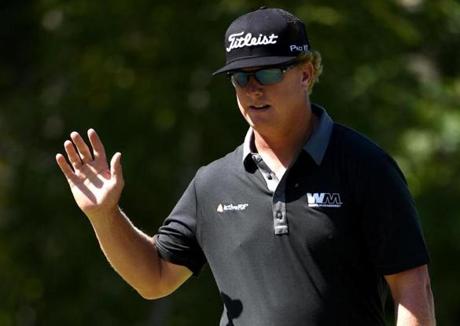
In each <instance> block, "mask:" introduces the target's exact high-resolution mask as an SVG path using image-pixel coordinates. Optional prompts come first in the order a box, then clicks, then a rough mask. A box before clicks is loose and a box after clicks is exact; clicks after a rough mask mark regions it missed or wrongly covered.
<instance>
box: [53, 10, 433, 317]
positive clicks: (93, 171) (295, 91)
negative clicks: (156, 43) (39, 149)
mask: <svg viewBox="0 0 460 326" xmlns="http://www.w3.org/2000/svg"><path fill="white" fill-rule="evenodd" d="M225 49H226V53H227V63H226V65H225V66H224V67H223V68H221V69H219V70H218V71H217V72H216V73H215V74H219V73H228V75H229V76H230V77H231V81H232V84H233V85H234V88H235V91H236V98H237V102H238V106H239V108H240V111H241V113H242V115H243V117H244V118H245V120H246V121H247V122H248V124H249V126H250V128H249V131H248V133H247V136H246V138H245V140H244V144H243V145H241V146H239V147H238V148H237V149H236V150H235V151H234V152H232V153H229V154H228V155H227V156H225V157H223V158H221V159H219V160H217V161H215V162H213V163H211V164H209V165H208V166H205V167H203V168H201V169H200V170H199V171H198V172H197V174H196V176H195V177H194V179H193V180H192V182H191V183H190V185H189V186H188V188H187V189H186V191H185V192H184V194H183V196H182V198H181V199H180V200H179V202H178V203H177V205H176V207H175V208H174V209H173V211H172V212H171V214H170V216H169V217H168V218H167V219H166V220H165V222H164V225H163V226H162V227H161V228H160V230H159V231H158V234H157V235H156V236H155V237H153V238H152V237H149V236H147V235H145V234H144V233H142V232H141V231H139V230H138V229H136V228H135V227H134V226H133V225H132V224H131V222H130V221H129V219H128V217H127V216H126V215H125V214H124V213H123V212H122V211H121V210H120V208H119V207H118V201H119V198H120V194H121V191H122V188H123V176H122V168H121V164H120V159H121V154H120V153H116V154H115V155H114V156H113V157H112V160H111V163H110V168H109V167H108V164H107V161H106V157H105V152H104V148H103V145H102V143H101V141H100V140H99V138H98V136H97V134H96V132H95V131H94V130H89V131H88V137H89V140H90V143H91V147H92V149H91V148H90V147H89V146H88V145H87V144H86V143H85V142H84V140H83V139H82V137H81V136H80V135H79V134H78V133H76V132H73V133H72V134H71V141H70V140H68V141H66V142H65V143H64V147H65V150H66V153H67V157H68V160H69V162H70V163H71V166H70V165H69V164H68V163H67V162H66V159H65V157H64V156H63V155H61V154H58V155H57V157H56V159H57V163H58V165H59V166H60V168H61V170H62V171H63V173H64V174H65V176H66V177H67V180H68V181H69V184H70V187H71V190H72V193H73V195H74V197H75V200H76V202H77V204H78V205H79V207H80V208H81V209H82V210H83V212H84V213H85V214H86V215H87V216H88V218H89V220H90V221H91V224H92V226H93V228H94V230H95V232H96V235H97V238H98V240H99V243H100V245H101V247H102V250H103V251H104V253H105V255H106V256H107V258H108V260H109V261H110V263H111V264H112V266H113V267H114V268H115V269H116V271H117V272H118V273H120V275H121V276H122V277H123V278H124V279H125V280H126V281H127V282H128V283H129V284H131V285H132V286H133V287H134V288H135V289H136V290H137V291H138V292H139V293H140V294H141V295H142V296H143V297H145V298H149V299H154V298H159V297H162V296H165V295H168V294H170V293H171V292H173V291H174V290H175V289H177V288H178V287H179V286H180V285H181V284H182V283H183V282H185V280H187V279H188V278H189V277H190V276H191V275H192V274H197V273H198V272H199V271H200V269H201V268H202V266H203V265H204V264H205V263H208V264H209V266H210V268H211V270H212V272H213V275H214V277H215V279H216V282H217V285H218V287H219V291H220V292H221V296H222V298H223V300H224V313H223V314H222V319H221V325H288V326H289V325H293V326H294V325H384V324H385V323H384V315H383V303H384V300H385V289H386V284H388V286H389V288H390V290H391V295H392V297H393V299H394V302H395V309H396V312H397V325H407V326H409V325H434V324H435V319H434V308H433V299H432V294H431V289H430V281H429V276H428V271H427V266H426V264H427V263H428V255H427V250H426V247H425V244H424V240H423V236H422V233H421V230H420V227H419V224H418V217H417V213H416V211H415V208H414V203H413V200H412V199H411V196H410V194H409V192H408V190H407V186H406V183H405V180H404V177H403V175H402V173H401V171H400V170H399V168H398V167H397V165H396V163H395V162H394V161H393V160H392V159H391V158H390V157H389V156H388V155H387V154H385V153H384V152H383V150H381V149H380V148H379V147H377V146H376V145H375V144H374V143H372V142H371V141H369V140H368V139H367V138H365V137H363V136H361V135H359V134H358V133H356V132H355V131H353V130H350V129H348V128H346V127H344V126H341V125H339V124H336V123H334V122H333V121H332V120H331V118H330V117H329V115H328V114H327V112H326V111H325V110H324V109H323V108H321V107H319V106H317V105H314V104H311V103H310V100H309V92H310V90H311V88H312V86H313V84H314V82H315V81H316V79H317V78H318V76H319V74H320V72H321V58H320V56H319V53H318V52H316V51H313V50H312V49H311V46H310V43H309V41H308V38H307V35H306V31H305V27H304V24H303V23H302V22H301V21H300V20H299V19H298V18H297V17H295V16H293V15H292V14H290V13H288V12H286V11H284V10H281V9H267V8H261V9H259V10H256V11H254V12H250V13H248V14H246V15H243V16H241V17H239V18H238V19H236V20H235V21H234V22H233V23H232V24H231V25H230V27H229V28H228V30H227V33H226V39H225ZM93 156H94V158H93ZM385 283H386V284H385Z"/></svg>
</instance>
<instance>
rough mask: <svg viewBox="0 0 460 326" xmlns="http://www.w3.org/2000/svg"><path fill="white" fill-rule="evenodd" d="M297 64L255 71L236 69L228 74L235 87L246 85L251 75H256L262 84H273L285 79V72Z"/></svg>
mask: <svg viewBox="0 0 460 326" xmlns="http://www.w3.org/2000/svg"><path fill="white" fill-rule="evenodd" d="M295 65H296V63H294V64H291V65H288V66H284V67H271V68H262V69H259V70H254V71H234V72H230V73H228V76H229V77H230V80H231V81H232V84H233V86H234V87H237V86H239V87H246V85H247V84H248V83H249V78H250V77H251V76H254V78H255V79H256V80H257V82H258V83H259V84H261V85H272V84H276V83H279V82H280V81H281V80H283V77H284V73H285V72H286V71H288V70H289V69H291V68H293V67H294V66H295Z"/></svg>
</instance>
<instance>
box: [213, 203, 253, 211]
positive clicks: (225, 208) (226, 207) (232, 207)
mask: <svg viewBox="0 0 460 326" xmlns="http://www.w3.org/2000/svg"><path fill="white" fill-rule="evenodd" d="M248 206H249V204H236V205H234V204H228V205H223V204H219V206H217V211H218V212H219V213H223V212H227V211H244V210H245V209H246V208H247V207H248Z"/></svg>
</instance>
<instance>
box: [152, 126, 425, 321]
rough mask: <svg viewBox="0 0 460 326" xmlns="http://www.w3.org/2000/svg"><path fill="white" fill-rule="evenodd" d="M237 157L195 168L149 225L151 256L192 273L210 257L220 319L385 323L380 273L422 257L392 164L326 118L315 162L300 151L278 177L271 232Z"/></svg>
mask: <svg viewBox="0 0 460 326" xmlns="http://www.w3.org/2000/svg"><path fill="white" fill-rule="evenodd" d="M242 155H243V150H242V147H241V146H240V147H238V148H237V149H236V150H235V151H234V152H232V153H230V154H228V155H227V156H226V157H224V158H222V159H220V160H217V161H215V162H213V163H211V164H210V165H208V166H206V167H204V168H202V169H200V170H199V171H198V173H197V175H196V176H195V178H194V179H193V181H192V182H191V184H190V186H189V187H188V188H187V190H186V191H185V193H184V195H183V196H182V198H181V199H180V200H179V202H178V204H177V206H176V208H175V209H174V210H173V212H172V213H171V215H170V216H169V217H168V218H167V219H166V220H165V223H164V226H162V227H161V228H160V230H159V232H158V235H157V239H156V243H157V245H158V248H159V252H160V254H161V255H162V256H163V257H164V258H165V259H168V260H170V261H172V262H175V263H178V264H182V265H185V266H187V267H188V268H190V269H191V270H192V271H193V272H194V273H197V272H198V271H199V270H200V268H201V267H202V266H203V264H204V263H205V261H206V262H207V263H208V264H209V266H210V268H211V270H212V272H213V275H214V277H215V279H216V282H217V285H218V287H219V290H220V292H221V296H222V299H223V302H224V312H223V314H222V319H221V323H220V325H251V326H252V325H264V326H266V325H283V326H291V325H292V326H294V325H296V326H297V325H309V326H315V325H334V326H336V325H354V326H356V325H366V326H369V325H385V323H384V316H383V304H384V301H385V296H386V292H387V290H386V286H385V281H384V278H383V276H384V275H386V274H392V273H397V272H400V271H403V270H406V269H409V268H412V267H416V266H420V265H423V264H426V263H428V254H427V250H426V247H425V243H424V240H423V236H422V233H421V229H420V225H419V222H418V217H417V213H416V210H415V207H414V202H413V200H412V198H411V196H410V194H409V191H408V189H407V185H406V182H405V180H404V177H403V175H402V173H401V171H400V169H399V168H398V167H397V165H396V163H395V162H394V161H393V160H392V159H391V158H390V157H389V156H388V155H387V154H385V152H384V151H383V150H381V149H380V148H379V147H378V146H376V145H375V144H374V143H372V142H371V141H369V140H368V139H367V138H365V137H363V136H362V135H360V134H358V133H357V132H355V131H353V130H351V129H349V128H346V127H344V126H341V125H338V124H334V129H333V132H332V135H331V139H330V142H329V145H328V149H327V151H326V154H325V156H324V159H323V161H322V163H321V164H320V165H318V164H316V163H315V162H314V161H313V159H312V158H311V157H310V156H309V154H307V152H301V154H300V155H299V157H298V159H297V160H296V162H295V163H294V164H293V165H292V167H291V168H290V169H289V170H288V171H287V172H286V173H287V176H286V177H287V180H286V207H287V219H288V223H289V234H288V235H281V236H277V235H274V234H273V212H272V196H273V194H272V193H271V192H270V191H269V190H268V188H267V185H266V183H265V180H264V178H263V176H262V175H261V174H260V172H259V170H257V169H254V166H253V165H251V164H247V163H245V164H243V162H242ZM246 204H247V205H246ZM238 207H239V208H238ZM243 207H244V208H243Z"/></svg>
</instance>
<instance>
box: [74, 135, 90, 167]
mask: <svg viewBox="0 0 460 326" xmlns="http://www.w3.org/2000/svg"><path fill="white" fill-rule="evenodd" d="M70 138H72V141H73V143H74V144H75V146H76V147H77V150H78V154H79V155H80V158H81V161H82V162H83V163H88V162H91V161H92V160H93V157H92V155H91V152H90V150H89V147H88V145H86V143H85V141H84V140H83V138H82V137H81V136H80V134H79V133H78V132H75V131H74V132H72V133H71V134H70Z"/></svg>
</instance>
